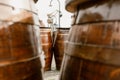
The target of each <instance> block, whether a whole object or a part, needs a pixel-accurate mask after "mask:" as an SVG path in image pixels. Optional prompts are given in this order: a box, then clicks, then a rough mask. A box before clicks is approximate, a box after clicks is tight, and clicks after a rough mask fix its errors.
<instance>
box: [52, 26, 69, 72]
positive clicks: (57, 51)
mask: <svg viewBox="0 0 120 80" xmlns="http://www.w3.org/2000/svg"><path fill="white" fill-rule="evenodd" d="M68 32H69V28H58V29H57V32H55V34H54V35H55V36H56V40H55V44H54V49H53V51H54V57H55V63H56V69H57V70H60V67H61V63H62V59H63V55H64V50H65V45H66V42H67V39H68ZM55 36H54V37H55Z"/></svg>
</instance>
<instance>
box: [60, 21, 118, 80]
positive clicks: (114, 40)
mask: <svg viewBox="0 0 120 80" xmlns="http://www.w3.org/2000/svg"><path fill="white" fill-rule="evenodd" d="M119 36H120V22H101V23H91V24H83V25H74V26H73V27H72V28H71V30H70V34H69V36H68V43H67V44H66V49H65V56H64V59H63V63H62V68H61V75H60V79H59V80H119V79H120V63H119V61H120V58H119V57H120V53H119V52H120V37H119Z"/></svg>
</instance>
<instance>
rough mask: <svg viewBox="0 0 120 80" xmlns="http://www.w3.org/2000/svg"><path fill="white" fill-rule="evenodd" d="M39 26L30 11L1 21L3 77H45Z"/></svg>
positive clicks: (0, 67) (37, 79)
mask: <svg viewBox="0 0 120 80" xmlns="http://www.w3.org/2000/svg"><path fill="white" fill-rule="evenodd" d="M2 6H3V5H2ZM0 7H1V5H0ZM7 7H8V6H7ZM23 15H24V16H23ZM30 22H31V23H30ZM38 29H39V27H38V26H36V25H34V24H33V17H32V13H31V12H28V11H21V12H20V13H18V14H14V15H11V16H10V17H9V18H6V20H1V21H0V80H43V77H42V67H41V62H40V57H39V56H40V54H41V49H40V44H39V42H40V41H39V36H38V35H37V34H38V33H39V30H38Z"/></svg>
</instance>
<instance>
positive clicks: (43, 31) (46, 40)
mask: <svg viewBox="0 0 120 80" xmlns="http://www.w3.org/2000/svg"><path fill="white" fill-rule="evenodd" d="M40 40H41V45H42V49H43V51H44V55H45V68H44V70H45V71H48V70H51V63H52V56H53V50H52V36H51V29H50V28H49V27H40Z"/></svg>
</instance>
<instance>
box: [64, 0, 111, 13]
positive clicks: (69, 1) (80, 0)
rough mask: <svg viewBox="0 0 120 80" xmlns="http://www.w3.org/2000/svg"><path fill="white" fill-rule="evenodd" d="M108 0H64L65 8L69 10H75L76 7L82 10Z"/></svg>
mask: <svg viewBox="0 0 120 80" xmlns="http://www.w3.org/2000/svg"><path fill="white" fill-rule="evenodd" d="M107 1H109V0H66V1H65V8H66V10H67V11H69V12H72V13H73V12H76V11H77V9H78V7H79V9H81V10H83V9H86V8H88V7H91V6H97V5H100V4H103V3H105V2H107Z"/></svg>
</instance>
